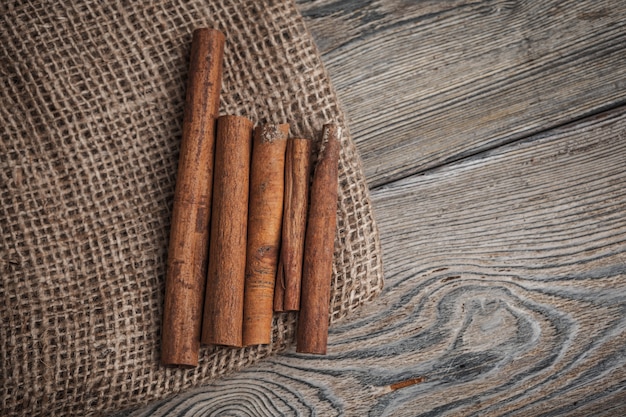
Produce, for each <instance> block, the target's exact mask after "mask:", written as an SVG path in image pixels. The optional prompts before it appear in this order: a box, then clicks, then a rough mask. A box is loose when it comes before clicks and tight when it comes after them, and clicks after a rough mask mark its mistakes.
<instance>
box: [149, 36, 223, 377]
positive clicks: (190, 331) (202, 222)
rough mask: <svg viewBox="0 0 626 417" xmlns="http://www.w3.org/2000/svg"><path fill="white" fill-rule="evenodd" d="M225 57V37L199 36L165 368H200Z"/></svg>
mask: <svg viewBox="0 0 626 417" xmlns="http://www.w3.org/2000/svg"><path fill="white" fill-rule="evenodd" d="M223 55H224V35H223V34H222V33H221V32H219V31H217V30H213V29H198V30H196V31H194V33H193V39H192V43H191V58H190V62H189V79H188V82H187V93H186V94H187V95H186V101H185V115H184V119H183V135H182V141H181V148H180V156H179V162H178V175H177V177H176V190H175V193H174V207H173V213H172V226H171V231H170V243H169V253H168V260H167V263H168V266H167V277H166V284H165V306H164V313H163V329H162V330H163V331H162V333H161V363H162V364H164V365H186V366H196V365H197V364H198V348H199V345H200V326H201V319H202V300H203V296H204V287H205V281H206V267H207V255H208V253H207V245H208V240H209V227H208V226H209V219H210V216H211V187H212V174H213V147H214V130H215V119H216V117H217V112H218V107H219V94H220V88H221V83H222V62H223Z"/></svg>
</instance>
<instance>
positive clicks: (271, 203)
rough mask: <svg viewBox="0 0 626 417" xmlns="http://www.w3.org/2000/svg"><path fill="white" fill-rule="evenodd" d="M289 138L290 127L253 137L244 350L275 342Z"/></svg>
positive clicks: (263, 130)
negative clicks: (275, 283) (274, 314)
mask: <svg viewBox="0 0 626 417" xmlns="http://www.w3.org/2000/svg"><path fill="white" fill-rule="evenodd" d="M288 133H289V125H287V124H280V125H274V124H267V125H264V126H259V127H257V128H256V129H255V131H254V139H253V147H252V163H251V167H250V201H249V210H248V245H247V254H246V285H245V295H244V321H243V344H244V345H245V346H249V345H257V344H268V343H270V341H271V336H272V313H273V308H272V307H273V300H274V282H275V279H276V267H277V264H278V250H279V247H280V231H281V225H282V215H283V194H284V175H285V148H286V146H287V134H288Z"/></svg>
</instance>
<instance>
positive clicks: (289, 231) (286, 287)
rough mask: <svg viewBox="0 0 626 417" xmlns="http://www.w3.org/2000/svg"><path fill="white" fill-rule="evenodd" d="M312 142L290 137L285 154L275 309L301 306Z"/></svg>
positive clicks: (287, 309)
mask: <svg viewBox="0 0 626 417" xmlns="http://www.w3.org/2000/svg"><path fill="white" fill-rule="evenodd" d="M310 170H311V141H310V140H308V139H295V138H294V139H289V140H288V141H287V153H286V156H285V202H284V209H283V229H282V239H281V245H280V260H279V262H278V273H277V275H276V285H275V288H274V311H294V310H299V309H300V282H301V279H302V257H303V255H304V238H305V232H306V217H307V209H308V204H309V175H310Z"/></svg>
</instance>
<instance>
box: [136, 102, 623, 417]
mask: <svg viewBox="0 0 626 417" xmlns="http://www.w3.org/2000/svg"><path fill="white" fill-rule="evenodd" d="M625 167H626V108H621V109H618V110H615V111H612V112H610V113H608V114H605V115H603V116H602V117H595V118H591V119H587V120H584V121H582V122H580V123H577V124H575V125H573V126H568V127H564V128H561V129H559V130H555V131H551V132H549V133H547V134H542V135H539V136H534V137H532V138H530V139H527V140H524V141H521V142H517V143H515V144H510V145H507V146H504V147H501V148H498V149H497V150H492V151H489V152H486V153H483V154H481V155H476V156H474V157H472V158H467V159H466V160H464V161H460V162H458V163H454V164H450V165H448V166H445V167H443V168H439V169H435V170H431V171H429V172H426V173H424V174H422V175H416V176H412V177H410V178H406V179H404V180H402V181H397V182H395V183H393V184H391V185H388V186H385V187H381V188H379V189H378V190H375V192H374V193H373V198H374V201H375V204H376V207H377V214H378V219H379V224H380V229H381V233H382V238H383V248H384V250H385V253H384V256H385V261H386V265H387V286H386V288H385V290H384V293H383V294H382V295H381V296H380V297H379V298H378V299H377V300H375V301H374V302H373V303H371V304H369V305H367V306H365V307H364V308H363V309H362V310H360V311H359V312H358V313H357V314H356V315H355V316H351V317H350V319H349V320H347V321H345V322H343V323H339V324H338V325H336V326H334V327H333V328H332V329H331V335H330V340H329V348H328V353H329V354H328V355H327V356H307V355H298V354H295V353H289V354H286V355H282V356H278V357H274V358H272V359H270V360H268V361H266V362H263V363H260V364H259V365H257V366H255V367H253V368H250V369H248V370H246V371H244V372H242V373H240V374H237V375H234V376H232V377H229V378H226V379H224V380H220V381H218V382H216V383H214V384H213V385H211V386H209V387H206V388H203V389H201V390H198V391H195V392H193V393H190V394H187V395H185V396H181V397H178V398H177V399H176V400H175V401H174V402H172V403H170V404H166V405H162V406H156V408H154V407H153V408H151V409H150V410H148V412H146V411H145V410H144V411H142V412H138V413H137V414H135V415H136V416H138V415H155V416H156V415H160V414H161V413H164V412H167V411H170V410H171V409H172V407H174V411H175V412H171V414H168V415H179V414H180V415H187V416H190V415H200V414H202V415H218V414H220V413H222V414H228V415H279V414H280V415H320V416H331V415H348V416H364V415H374V416H387V415H389V416H391V415H393V416H398V415H399V416H440V415H477V416H497V415H504V414H506V415H513V416H536V415H550V416H566V415H567V416H570V415H579V416H583V415H584V416H587V415H624V413H626V401H625V400H626V285H625V284H626V219H625V217H624V216H625V213H626V187H624V184H626V170H625V169H624V168H625ZM413 378H424V381H423V382H420V381H421V380H420V379H418V380H417V381H414V382H417V383H415V384H413V385H410V386H406V387H404V388H400V389H397V390H395V391H392V390H391V389H390V388H389V387H390V385H391V384H394V383H397V382H401V381H406V380H410V379H413ZM142 413H143V414H142ZM194 413H197V414H194Z"/></svg>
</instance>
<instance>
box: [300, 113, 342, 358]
mask: <svg viewBox="0 0 626 417" xmlns="http://www.w3.org/2000/svg"><path fill="white" fill-rule="evenodd" d="M340 136H341V129H340V128H339V127H338V126H336V125H325V126H324V130H323V137H322V143H325V144H326V145H325V147H324V149H323V150H322V155H321V157H320V158H319V161H318V163H317V166H316V168H315V174H314V175H313V183H312V185H311V205H310V208H309V221H308V225H307V230H306V241H305V246H304V264H303V269H302V298H301V301H300V315H299V318H298V330H297V337H296V339H297V341H296V351H297V352H300V353H316V354H322V355H323V354H325V353H326V345H327V341H328V308H329V302H330V284H331V279H332V269H333V249H334V246H335V245H334V242H335V230H336V227H337V185H338V184H337V178H338V169H337V164H338V160H339V148H340V145H339V138H340Z"/></svg>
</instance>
